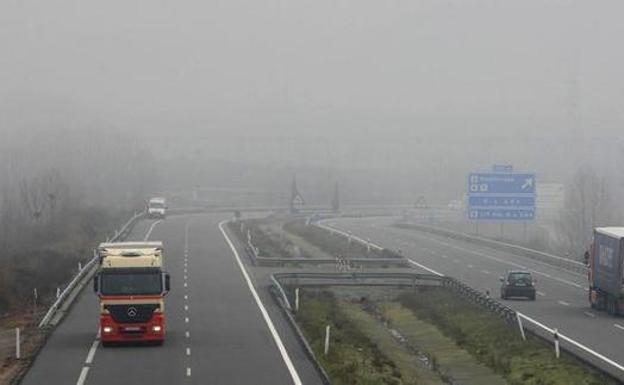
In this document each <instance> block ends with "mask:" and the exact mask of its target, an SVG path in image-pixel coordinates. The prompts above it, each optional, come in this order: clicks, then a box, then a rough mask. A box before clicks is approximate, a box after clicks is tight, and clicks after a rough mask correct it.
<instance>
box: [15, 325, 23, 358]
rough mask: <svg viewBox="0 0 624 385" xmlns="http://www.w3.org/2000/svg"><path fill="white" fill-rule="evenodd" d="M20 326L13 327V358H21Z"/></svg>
mask: <svg viewBox="0 0 624 385" xmlns="http://www.w3.org/2000/svg"><path fill="white" fill-rule="evenodd" d="M20 340H21V339H20V328H15V358H16V359H18V360H19V359H20V358H22V349H21V346H20V343H21V341H20Z"/></svg>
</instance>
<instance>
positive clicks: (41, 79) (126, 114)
mask: <svg viewBox="0 0 624 385" xmlns="http://www.w3.org/2000/svg"><path fill="white" fill-rule="evenodd" d="M622 11H624V5H622V4H621V2H618V1H598V2H591V3H588V2H582V1H572V0H569V1H563V0H557V1H549V2H543V1H533V0H532V1H515V2H507V3H505V4H502V3H500V2H497V1H489V0H488V1H486V0H471V1H457V0H453V1H444V2H441V1H433V0H426V1H417V2H414V1H390V2H378V1H368V0H367V1H339V2H335V1H325V0H323V1H298V2H291V1H270V2H257V1H243V0H237V1H217V2H199V1H185V2H166V1H157V2H154V1H142V0H139V1H131V2H127V1H117V0H114V1H107V2H103V3H88V2H76V1H69V0H59V1H53V2H43V3H41V2H32V1H13V0H10V1H6V2H4V3H3V4H2V5H1V6H0V46H2V47H3V53H2V57H1V58H0V83H1V84H2V85H3V86H2V88H1V89H0V133H1V134H2V143H3V145H2V146H3V147H4V146H8V147H11V143H14V139H15V138H17V137H20V136H22V135H24V133H36V134H35V138H36V137H37V135H43V136H41V138H45V135H46V134H44V133H48V134H47V135H51V136H57V135H61V136H64V135H71V132H72V131H74V132H75V131H83V132H84V131H85V130H91V131H94V132H95V131H97V132H99V133H100V134H101V135H104V136H108V137H115V138H117V136H116V135H117V133H119V132H121V133H124V135H127V136H126V137H128V136H129V137H132V138H133V139H131V140H134V141H137V142H140V143H142V144H145V145H146V148H148V149H150V153H151V156H153V157H154V158H155V162H161V164H163V165H164V166H163V170H166V171H167V172H164V173H163V174H165V175H161V176H162V178H161V181H162V183H164V185H163V186H161V187H163V188H185V187H188V186H189V185H195V184H199V185H211V184H221V185H228V184H233V185H237V186H240V185H247V186H246V187H254V186H249V184H252V185H254V184H256V185H258V184H259V185H262V186H260V188H264V189H275V186H267V184H268V185H273V184H275V183H281V184H283V185H285V186H287V185H288V183H289V180H290V178H291V175H292V174H299V175H301V178H300V179H302V180H301V182H300V183H301V184H302V185H303V186H305V187H306V189H307V190H314V189H315V186H318V185H319V184H321V186H320V187H319V188H318V190H320V192H319V191H309V192H308V195H313V196H314V195H315V194H318V199H321V198H322V199H324V198H323V197H324V196H325V195H327V191H329V190H331V186H333V183H334V180H343V183H344V184H346V185H347V186H346V190H347V191H348V192H349V193H350V194H351V195H353V197H354V199H358V200H364V201H365V200H367V199H370V198H371V197H372V196H374V199H376V200H380V199H381V200H383V199H386V198H387V199H391V200H408V201H409V200H412V199H413V197H414V195H418V194H420V193H424V194H426V195H429V196H432V195H436V196H439V197H441V200H442V201H445V200H447V199H452V198H459V197H460V195H461V194H462V193H463V189H464V188H465V186H464V185H465V175H466V173H467V172H468V171H471V170H475V169H483V168H487V167H489V166H490V165H491V164H492V163H512V164H514V165H516V167H517V168H518V169H525V170H533V171H536V172H538V173H539V174H540V176H541V177H542V180H544V181H549V182H558V183H563V182H565V180H566V179H568V178H570V177H572V175H574V172H575V170H576V169H577V168H579V167H581V166H582V167H589V168H590V169H592V170H593V169H598V170H600V173H601V174H603V175H605V176H609V177H610V179H613V178H611V176H613V175H618V177H617V181H612V182H615V183H614V185H615V186H614V189H619V188H621V186H622V184H621V183H622V182H621V177H619V174H620V173H618V172H616V171H617V170H616V169H615V168H614V167H613V165H614V164H617V163H619V162H620V161H621V160H622V153H623V152H622V143H621V138H622V134H621V126H622V123H623V121H624V109H623V106H622V100H624V98H623V96H624V79H623V78H622V77H621V76H620V72H621V68H622V66H623V65H624V52H623V51H622V50H621V49H618V47H617V44H616V42H617V41H618V37H619V36H622V35H623V32H624V26H623V25H622V23H621V22H620V20H619V16H620V15H621V14H622ZM50 133H51V134H50ZM56 133H59V134H56ZM78 136H79V135H78ZM122 137H123V136H122ZM121 140H123V139H121ZM41 142H42V143H41V144H36V143H35V144H30V145H29V149H30V151H31V152H40V151H39V150H37V145H42V146H45V145H46V143H49V142H48V141H46V140H41ZM74 146H78V147H79V146H80V144H79V143H74V144H73V145H72V147H74ZM55 149H56V150H58V149H59V147H58V146H55ZM25 151H26V150H25ZM59 153H60V151H59ZM50 163H54V162H53V161H51V162H50ZM191 165H192V166H191ZM228 178H229V179H228ZM267 181H269V182H267ZM151 187H154V186H150V188H151ZM280 188H281V187H280ZM363 190H367V191H365V192H363ZM618 191H619V190H618ZM314 199H317V198H314Z"/></svg>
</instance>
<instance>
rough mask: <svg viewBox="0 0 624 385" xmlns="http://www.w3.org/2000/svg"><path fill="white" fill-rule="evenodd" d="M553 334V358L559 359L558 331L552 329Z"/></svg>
mask: <svg viewBox="0 0 624 385" xmlns="http://www.w3.org/2000/svg"><path fill="white" fill-rule="evenodd" d="M553 334H554V337H555V356H556V357H557V358H559V357H560V356H561V352H560V351H559V331H558V330H557V329H554V330H553Z"/></svg>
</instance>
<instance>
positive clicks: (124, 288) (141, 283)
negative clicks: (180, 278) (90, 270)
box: [101, 272, 162, 295]
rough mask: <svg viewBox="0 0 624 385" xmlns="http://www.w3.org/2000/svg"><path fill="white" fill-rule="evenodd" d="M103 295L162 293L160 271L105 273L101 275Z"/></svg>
mask: <svg viewBox="0 0 624 385" xmlns="http://www.w3.org/2000/svg"><path fill="white" fill-rule="evenodd" d="M101 292H102V294H103V295H149V294H152V295H153V294H161V293H162V279H161V274H160V273H154V272H150V273H106V274H102V276H101Z"/></svg>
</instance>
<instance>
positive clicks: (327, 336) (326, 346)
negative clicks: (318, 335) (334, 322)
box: [325, 325, 329, 355]
mask: <svg viewBox="0 0 624 385" xmlns="http://www.w3.org/2000/svg"><path fill="white" fill-rule="evenodd" d="M328 353H329V325H327V326H326V327H325V355H327V354H328Z"/></svg>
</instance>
